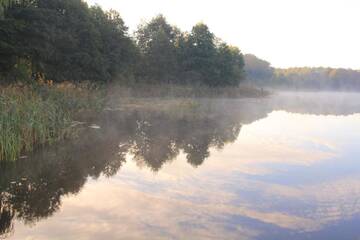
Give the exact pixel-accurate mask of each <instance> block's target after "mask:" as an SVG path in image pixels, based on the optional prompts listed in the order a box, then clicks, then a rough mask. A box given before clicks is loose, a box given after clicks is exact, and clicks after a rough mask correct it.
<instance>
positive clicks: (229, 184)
mask: <svg viewBox="0 0 360 240" xmlns="http://www.w3.org/2000/svg"><path fill="white" fill-rule="evenodd" d="M359 100H360V94H356V93H326V92H319V93H310V92H308V93H301V92H296V93H290V92H281V93H276V94H274V95H272V96H270V97H268V98H264V99H256V98H253V99H196V100H195V99H180V98H179V99H169V98H167V99H150V98H149V99H138V100H134V102H132V104H128V105H120V104H119V106H111V107H109V108H107V110H106V111H104V113H103V114H102V115H101V116H100V117H99V118H97V119H95V120H94V119H91V120H90V119H88V120H87V122H86V124H84V125H81V127H82V128H84V130H83V131H82V132H81V134H80V136H79V138H76V139H73V140H71V141H70V140H69V141H66V142H63V143H62V144H59V145H58V146H50V147H47V148H44V149H39V150H38V151H37V152H35V153H34V154H32V155H29V156H27V158H23V159H20V160H19V161H17V162H14V163H6V164H4V163H2V165H1V167H0V192H1V194H0V236H1V237H3V238H5V239H40V240H41V239H74V238H75V239H148V238H149V236H151V238H152V239H274V240H275V239H317V240H318V239H326V240H328V239H358V238H359V237H360V230H359V228H358V227H357V226H359V224H360V203H359V197H360V177H359V176H360V175H359V173H360V164H359V162H358V156H360V135H359V133H360V101H359ZM114 102H116V101H114ZM142 104H150V105H153V106H156V107H153V108H149V107H147V105H146V107H143V106H142ZM1 237H0V238H1Z"/></svg>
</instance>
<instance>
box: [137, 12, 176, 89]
mask: <svg viewBox="0 0 360 240" xmlns="http://www.w3.org/2000/svg"><path fill="white" fill-rule="evenodd" d="M178 36H179V30H178V29H177V28H175V27H173V26H171V25H170V24H169V23H168V22H167V21H166V19H165V17H164V16H163V15H158V16H156V17H155V18H153V19H152V20H151V21H150V22H149V23H145V24H143V25H140V26H139V28H138V30H137V32H136V39H137V43H138V46H139V48H140V50H141V54H142V60H143V61H142V64H141V76H142V77H144V78H146V79H148V80H149V81H151V82H167V83H169V82H173V81H175V79H176V77H177V73H178V62H177V54H176V53H177V50H176V47H175V44H176V42H177V38H178Z"/></svg>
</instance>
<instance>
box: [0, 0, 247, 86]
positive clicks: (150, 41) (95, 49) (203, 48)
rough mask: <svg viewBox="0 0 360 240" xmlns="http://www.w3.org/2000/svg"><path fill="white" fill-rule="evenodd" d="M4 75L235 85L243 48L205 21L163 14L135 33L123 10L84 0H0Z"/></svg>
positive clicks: (0, 68)
mask: <svg viewBox="0 0 360 240" xmlns="http://www.w3.org/2000/svg"><path fill="white" fill-rule="evenodd" d="M0 5H1V6H0V8H1V9H0V18H1V20H0V52H1V55H0V76H1V77H0V81H1V82H2V83H8V82H10V83H11V82H18V81H25V82H26V81H32V80H34V79H35V80H36V79H39V78H42V79H46V80H51V81H53V82H55V83H56V82H62V81H74V82H78V81H84V80H89V81H94V82H109V81H118V82H120V83H123V84H133V83H146V84H161V83H171V84H180V85H182V84H184V85H188V84H191V85H192V84H195V85H205V86H210V87H220V86H235V85H238V84H239V82H240V81H241V80H242V79H243V78H244V70H243V68H244V60H243V55H242V53H241V51H240V50H239V49H238V48H237V47H234V46H230V45H228V44H226V43H225V42H223V41H221V40H220V39H219V38H218V37H216V36H215V35H214V34H213V33H212V32H211V31H210V29H209V28H208V26H207V25H206V24H204V23H198V24H196V25H195V26H194V27H193V28H192V30H191V31H190V32H183V31H181V30H180V29H179V28H177V27H176V26H172V25H170V24H169V23H168V22H167V20H166V19H165V17H164V16H162V15H158V16H156V17H154V18H153V19H151V20H150V21H149V22H146V23H144V24H141V25H140V26H139V27H138V29H137V30H136V32H135V33H133V34H130V33H129V31H128V28H127V27H126V24H125V23H124V21H123V19H122V18H121V16H120V14H119V13H118V12H116V11H114V10H110V11H104V10H102V9H101V8H100V7H99V6H88V4H87V3H85V2H84V1H81V0H1V4H0Z"/></svg>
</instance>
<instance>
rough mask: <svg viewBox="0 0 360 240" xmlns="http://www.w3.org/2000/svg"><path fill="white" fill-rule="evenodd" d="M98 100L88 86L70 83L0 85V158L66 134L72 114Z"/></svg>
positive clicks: (13, 156) (9, 158)
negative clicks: (53, 84)
mask: <svg viewBox="0 0 360 240" xmlns="http://www.w3.org/2000/svg"><path fill="white" fill-rule="evenodd" d="M99 99H100V98H99ZM98 102H100V101H97V99H96V94H95V93H93V91H91V90H90V89H89V88H88V87H84V86H80V87H79V86H75V85H71V84H70V85H55V86H50V85H38V84H37V85H31V86H29V85H26V86H24V85H12V86H6V87H0V160H6V161H14V160H16V159H18V158H19V156H20V154H22V153H23V152H29V151H32V150H33V149H34V148H35V147H36V146H39V145H44V144H53V143H55V142H56V141H58V140H60V139H64V138H66V137H68V136H70V135H71V133H72V132H73V131H72V129H71V124H72V121H73V119H74V117H75V116H76V114H78V113H80V112H81V111H83V110H89V109H97V108H99V107H100V104H99V103H98Z"/></svg>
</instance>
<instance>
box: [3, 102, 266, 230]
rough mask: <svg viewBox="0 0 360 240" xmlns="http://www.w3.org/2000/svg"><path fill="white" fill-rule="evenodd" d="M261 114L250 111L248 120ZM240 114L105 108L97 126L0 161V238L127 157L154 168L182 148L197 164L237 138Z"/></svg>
mask: <svg viewBox="0 0 360 240" xmlns="http://www.w3.org/2000/svg"><path fill="white" fill-rule="evenodd" d="M264 114H265V113H263V112H262V113H261V114H260V115H259V114H257V115H256V114H255V115H254V116H256V117H254V119H253V120H256V119H258V118H260V117H263V116H264ZM241 116H242V114H234V112H231V114H224V111H223V110H221V111H215V112H214V111H213V110H208V111H207V112H205V113H204V112H202V110H201V109H197V111H195V112H194V111H192V113H191V114H188V113H185V114H173V113H169V112H166V111H118V112H107V113H104V116H103V117H102V118H101V120H100V122H99V125H101V126H102V129H100V130H95V129H87V130H84V131H83V132H82V134H81V136H80V137H79V138H77V139H74V140H72V141H67V142H63V143H62V144H59V145H57V146H52V147H47V148H44V149H40V150H39V151H38V152H36V153H34V154H33V155H32V156H29V158H27V159H20V160H18V161H16V162H11V163H9V162H7V163H1V165H0V191H1V195H0V236H7V235H8V234H11V232H12V231H13V221H14V219H15V218H16V219H20V220H22V221H24V222H25V223H26V224H33V223H35V222H37V221H39V220H41V219H44V218H48V217H50V216H52V214H54V213H55V212H56V211H57V210H59V208H60V207H61V198H62V196H64V195H68V194H76V193H78V192H79V191H80V190H81V188H82V187H83V186H84V184H85V183H86V181H87V179H88V178H94V179H97V178H99V177H100V176H105V177H111V176H113V175H115V174H116V173H117V172H118V171H119V170H120V169H121V167H122V165H123V164H124V163H125V161H126V159H127V158H126V156H127V155H130V156H132V159H133V160H134V161H136V163H137V165H138V166H141V167H147V168H149V169H151V170H152V171H154V172H157V171H160V169H161V168H162V167H163V165H164V164H165V163H168V162H170V161H172V160H174V159H175V158H176V157H177V156H178V155H179V154H180V152H183V153H185V154H186V158H187V161H188V163H189V164H191V165H192V166H194V167H198V166H200V165H201V164H202V163H203V162H204V161H205V160H206V159H207V158H208V157H209V156H210V148H217V149H221V148H223V147H224V146H225V145H226V144H227V143H230V142H233V141H235V140H236V139H237V137H238V135H239V133H240V129H241V124H242V117H241ZM247 121H248V120H247Z"/></svg>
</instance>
